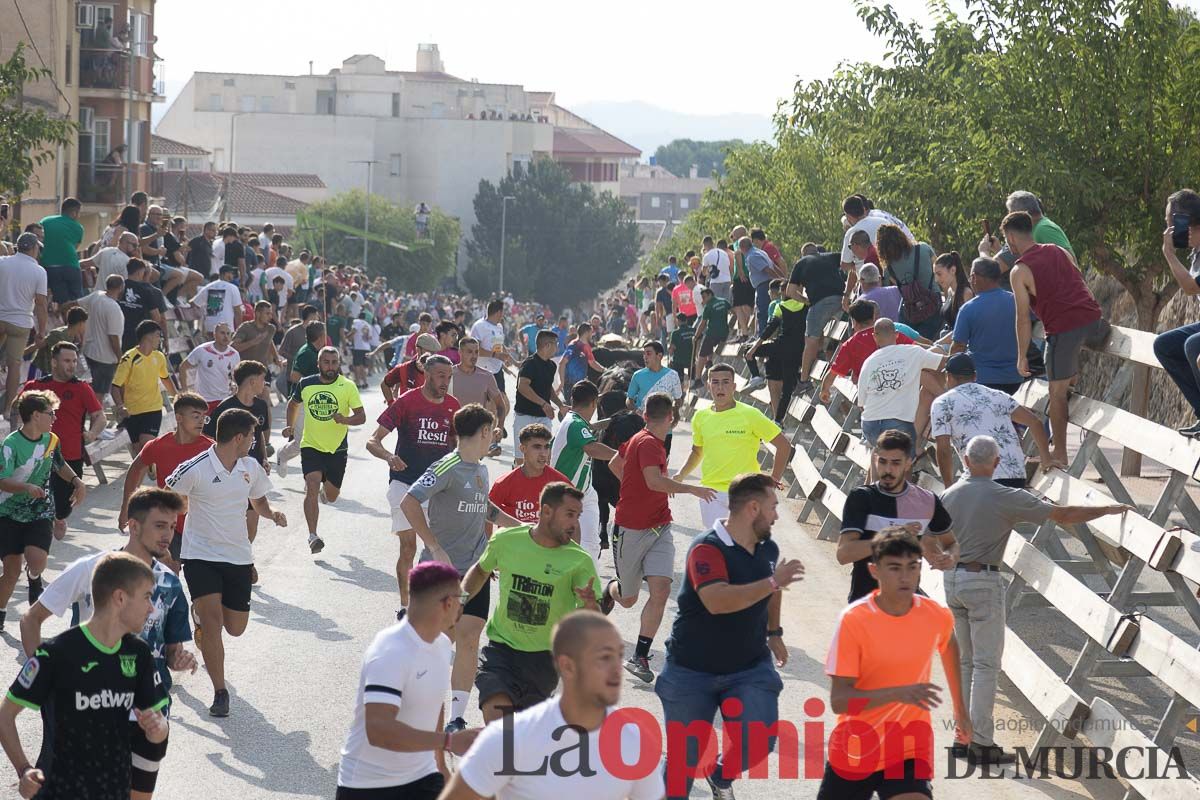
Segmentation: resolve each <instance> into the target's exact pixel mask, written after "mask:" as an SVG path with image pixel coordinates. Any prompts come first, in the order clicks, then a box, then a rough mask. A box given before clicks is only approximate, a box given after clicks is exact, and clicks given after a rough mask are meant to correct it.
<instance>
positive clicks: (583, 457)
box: [550, 380, 617, 568]
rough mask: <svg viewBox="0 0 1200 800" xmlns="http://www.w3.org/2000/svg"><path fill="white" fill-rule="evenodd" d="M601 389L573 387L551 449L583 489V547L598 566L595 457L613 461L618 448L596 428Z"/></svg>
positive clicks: (589, 384) (554, 463)
mask: <svg viewBox="0 0 1200 800" xmlns="http://www.w3.org/2000/svg"><path fill="white" fill-rule="evenodd" d="M599 397H600V390H599V389H597V388H596V384H594V383H592V382H591V381H587V380H584V381H580V382H579V383H577V384H575V385H574V386H572V387H571V410H570V411H569V412H567V416H566V417H565V418H564V419H563V421H562V424H561V425H559V426H558V432H557V433H556V434H555V435H554V444H553V445H552V446H551V448H550V464H551V465H552V466H553V467H554V468H555V469H556V470H558V471H559V472H561V473H562V474H563V475H566V476H567V477H568V478H569V479H570V480H571V483H573V484H574V485H575V488H576V489H578V490H579V491H581V492H583V513H582V515H581V516H580V518H579V546H580V547H582V548H583V549H584V550H586V551H587V552H588V555H590V556H591V557H592V561H593V562H595V563H596V565H597V568H599V564H600V550H601V546H600V496H599V495H598V494H596V489H595V487H593V486H592V459H593V458H598V459H600V460H601V461H611V460H612V459H614V458H616V456H617V451H616V450H614V449H612V448H611V447H609V446H608V445H606V444H601V443H600V440H599V439H597V438H596V434H595V432H593V431H592V425H591V422H592V417H594V416H596V405H597V404H598V402H599Z"/></svg>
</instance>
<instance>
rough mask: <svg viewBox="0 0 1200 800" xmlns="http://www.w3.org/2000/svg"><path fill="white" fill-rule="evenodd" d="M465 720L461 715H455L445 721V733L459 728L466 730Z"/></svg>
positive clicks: (453, 731)
mask: <svg viewBox="0 0 1200 800" xmlns="http://www.w3.org/2000/svg"><path fill="white" fill-rule="evenodd" d="M466 727H467V721H466V720H465V719H463V718H462V717H455V718H454V719H452V720H450V721H449V722H447V723H446V730H445V733H458V732H459V731H461V730H466Z"/></svg>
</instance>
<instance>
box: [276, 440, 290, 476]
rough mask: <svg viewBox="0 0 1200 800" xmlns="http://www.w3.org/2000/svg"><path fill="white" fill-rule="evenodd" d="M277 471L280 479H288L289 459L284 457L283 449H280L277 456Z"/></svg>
mask: <svg viewBox="0 0 1200 800" xmlns="http://www.w3.org/2000/svg"><path fill="white" fill-rule="evenodd" d="M275 471H276V472H278V473H279V477H281V478H286V477H287V459H286V458H284V457H283V448H282V447H281V448H279V452H278V453H277V454H276V455H275Z"/></svg>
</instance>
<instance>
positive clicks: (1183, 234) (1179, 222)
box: [1171, 214, 1192, 250]
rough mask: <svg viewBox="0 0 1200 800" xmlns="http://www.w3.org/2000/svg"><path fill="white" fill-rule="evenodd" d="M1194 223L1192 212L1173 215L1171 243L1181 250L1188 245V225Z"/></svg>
mask: <svg viewBox="0 0 1200 800" xmlns="http://www.w3.org/2000/svg"><path fill="white" fill-rule="evenodd" d="M1191 224H1192V217H1191V215H1190V214H1172V215H1171V244H1173V245H1175V247H1176V248H1177V249H1179V250H1182V249H1184V248H1185V247H1187V246H1188V227H1189V226H1190V225H1191Z"/></svg>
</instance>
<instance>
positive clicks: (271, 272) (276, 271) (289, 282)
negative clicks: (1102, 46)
mask: <svg viewBox="0 0 1200 800" xmlns="http://www.w3.org/2000/svg"><path fill="white" fill-rule="evenodd" d="M263 278H264V281H263V282H264V284H265V286H266V288H267V289H270V288H271V285H272V284H273V283H274V282H275V279H276V278H283V287H284V288H285V289H287V293H288V295H289V296H291V294H292V291H293V290H294V289H295V286H296V281H295V279H294V278H293V277H292V275H291V273H290V272H288V271H287V270H286V269H284V268H283V267H279V266H275V265H274V264H272V265H270V266H268V267H267V268H266V269H265V270H263Z"/></svg>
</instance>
